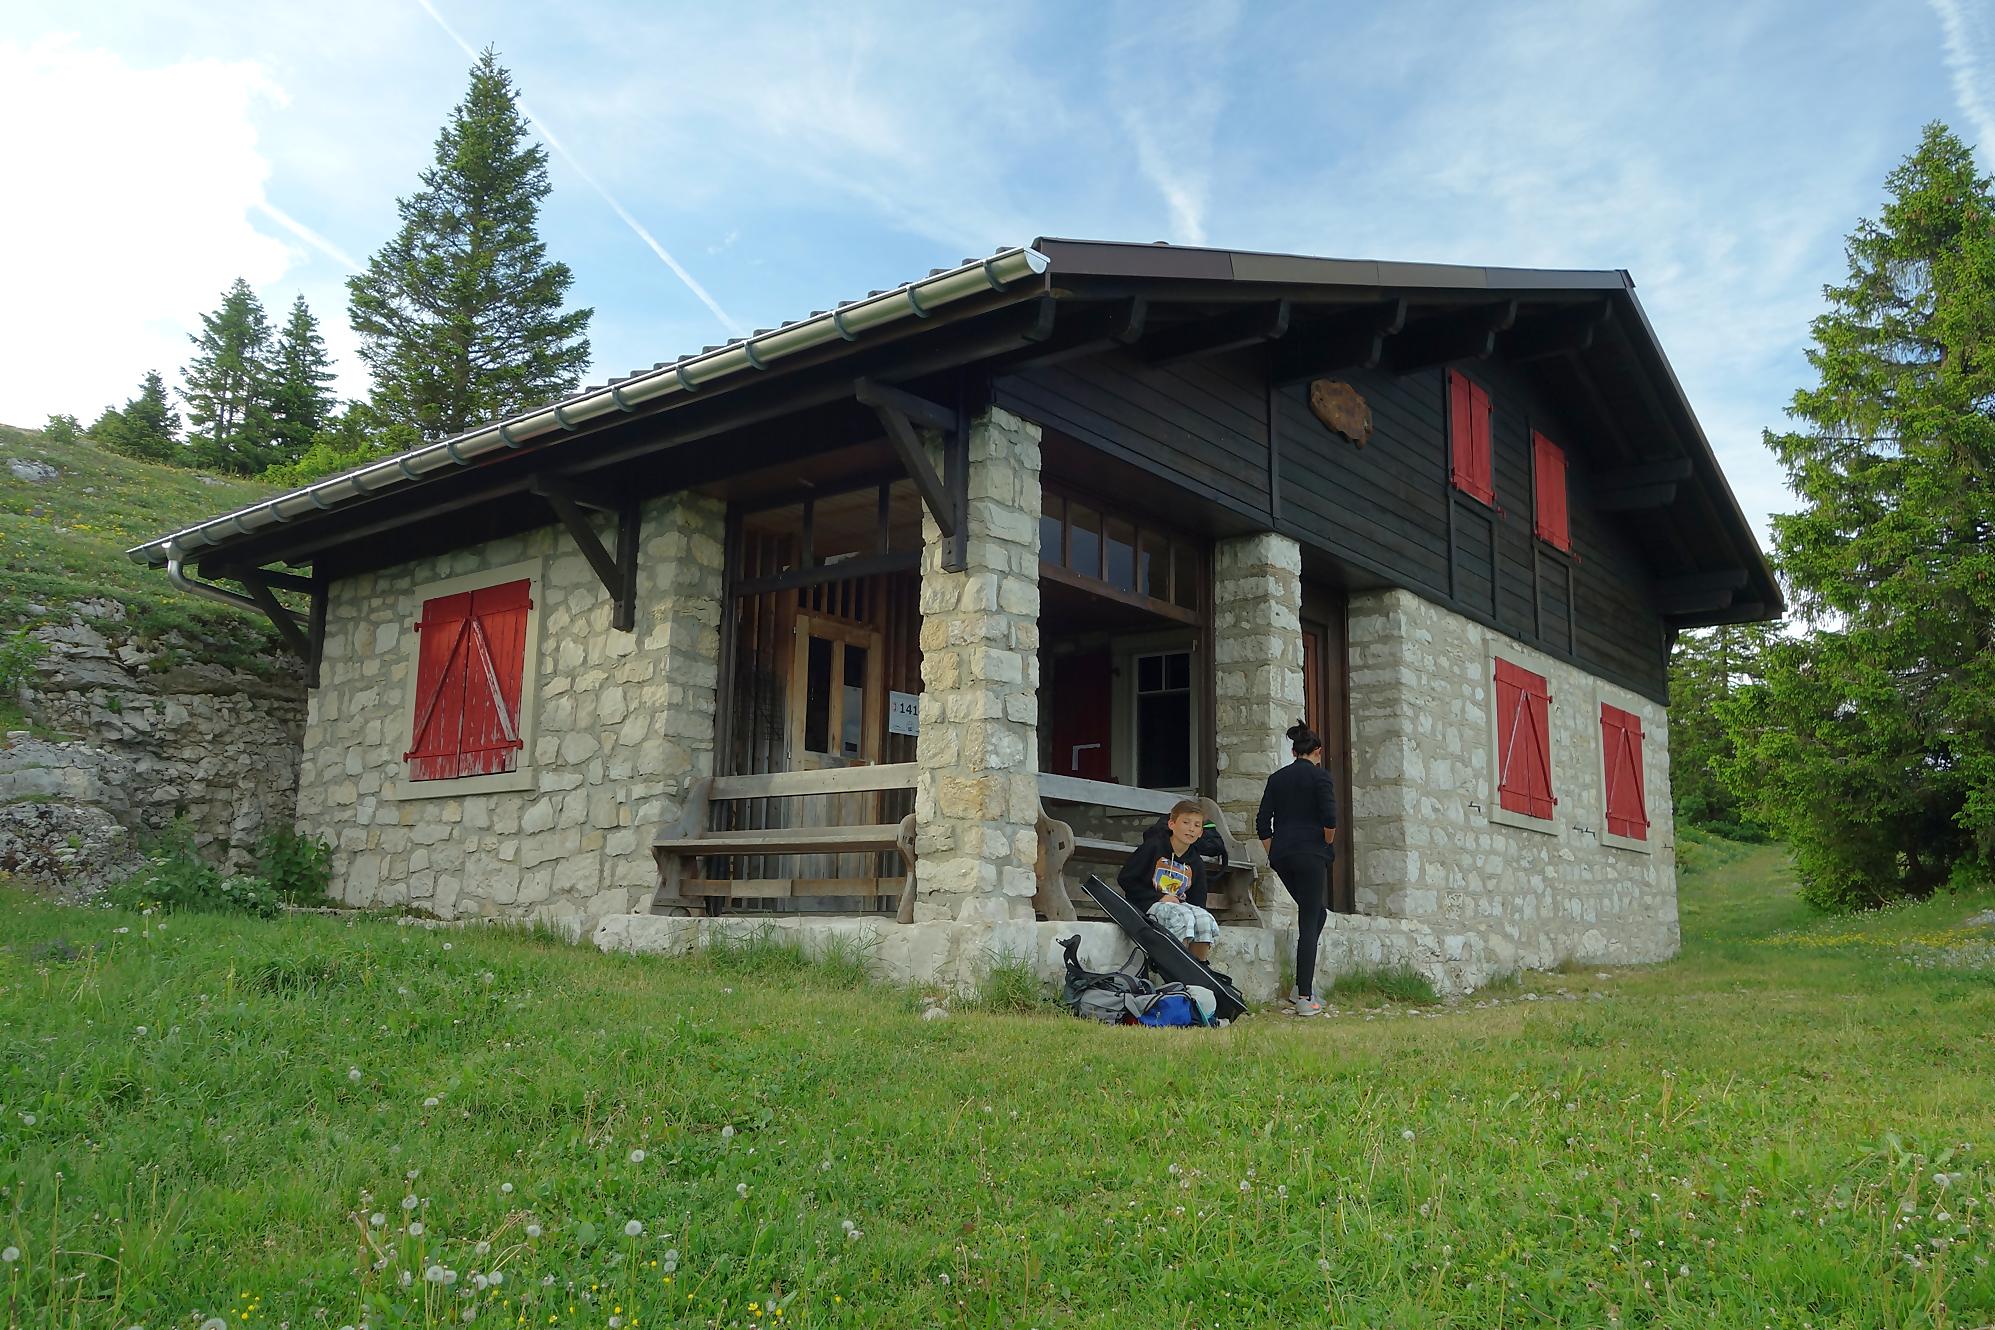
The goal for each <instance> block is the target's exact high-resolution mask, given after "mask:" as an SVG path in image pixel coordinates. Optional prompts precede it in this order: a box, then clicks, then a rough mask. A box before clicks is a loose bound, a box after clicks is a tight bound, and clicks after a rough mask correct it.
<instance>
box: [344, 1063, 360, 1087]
mask: <svg viewBox="0 0 1995 1330" xmlns="http://www.w3.org/2000/svg"><path fill="white" fill-rule="evenodd" d="M346 1079H348V1080H349V1081H352V1082H353V1083H354V1084H355V1085H358V1084H360V1068H358V1067H348V1068H347V1069H346Z"/></svg>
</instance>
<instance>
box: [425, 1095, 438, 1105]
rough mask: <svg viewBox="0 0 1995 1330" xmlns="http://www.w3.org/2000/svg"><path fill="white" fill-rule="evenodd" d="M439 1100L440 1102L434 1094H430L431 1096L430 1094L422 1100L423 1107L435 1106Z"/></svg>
mask: <svg viewBox="0 0 1995 1330" xmlns="http://www.w3.org/2000/svg"><path fill="white" fill-rule="evenodd" d="M439 1102H440V1101H439V1100H438V1099H437V1097H436V1096H435V1095H431V1096H430V1097H429V1098H427V1099H425V1100H423V1107H424V1108H435V1107H436V1106H437V1104H438V1103H439Z"/></svg>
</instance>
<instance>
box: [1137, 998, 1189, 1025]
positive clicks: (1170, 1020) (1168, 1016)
mask: <svg viewBox="0 0 1995 1330" xmlns="http://www.w3.org/2000/svg"><path fill="white" fill-rule="evenodd" d="M1136 1023H1137V1024H1138V1025H1200V1024H1203V1022H1201V1021H1200V1020H1199V1018H1198V1004H1197V1003H1196V1002H1193V1001H1192V1000H1191V994H1189V993H1159V994H1157V995H1156V997H1155V998H1154V999H1153V1000H1152V1001H1151V1003H1150V1007H1149V1010H1147V1011H1145V1012H1144V1013H1143V1014H1142V1015H1140V1016H1138V1017H1137V1018H1136Z"/></svg>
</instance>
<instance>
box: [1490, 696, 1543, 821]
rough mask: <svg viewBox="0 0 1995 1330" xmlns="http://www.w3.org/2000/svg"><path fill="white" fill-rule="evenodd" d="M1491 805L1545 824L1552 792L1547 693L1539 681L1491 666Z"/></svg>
mask: <svg viewBox="0 0 1995 1330" xmlns="http://www.w3.org/2000/svg"><path fill="white" fill-rule="evenodd" d="M1496 772H1497V776H1496V789H1497V795H1496V801H1497V807H1498V808H1500V809H1502V810H1503V811H1504V812H1507V813H1517V814H1521V815H1522V816H1524V817H1527V818H1542V819H1545V820H1547V821H1549V820H1550V819H1551V818H1552V815H1553V813H1552V810H1553V809H1554V808H1555V807H1556V806H1557V805H1558V802H1559V801H1558V799H1557V797H1556V796H1554V795H1553V793H1552V737H1551V690H1550V689H1549V688H1548V687H1547V686H1546V683H1545V676H1544V675H1542V674H1533V673H1532V672H1531V671H1530V670H1527V669H1525V668H1523V667H1522V666H1520V665H1514V664H1512V663H1511V662H1509V661H1507V660H1504V659H1502V658H1501V657H1499V658H1498V659H1497V661H1496Z"/></svg>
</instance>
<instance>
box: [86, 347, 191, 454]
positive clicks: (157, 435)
mask: <svg viewBox="0 0 1995 1330" xmlns="http://www.w3.org/2000/svg"><path fill="white" fill-rule="evenodd" d="M90 433H91V435H92V437H94V438H96V439H97V440H98V441H99V442H101V443H103V444H105V445H106V446H107V447H110V448H113V449H115V450H117V451H118V452H121V453H124V454H125V455H126V456H128V457H141V458H144V459H145V460H146V461H148V462H186V461H188V460H190V459H189V458H188V457H187V450H186V449H185V448H183V447H182V446H181V445H180V439H179V434H180V413H179V412H178V411H175V410H174V409H173V405H172V403H170V402H168V401H167V400H166V380H164V379H162V378H161V377H160V376H159V371H158V370H156V369H152V370H147V371H146V375H145V378H143V379H141V380H140V381H139V391H138V395H137V396H135V397H133V398H132V399H131V400H130V401H128V402H126V403H125V404H124V406H123V407H122V408H112V407H106V408H105V409H104V414H103V415H102V416H100V417H98V419H97V423H96V424H94V425H92V426H91V427H90Z"/></svg>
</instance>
